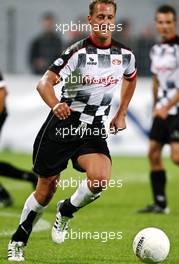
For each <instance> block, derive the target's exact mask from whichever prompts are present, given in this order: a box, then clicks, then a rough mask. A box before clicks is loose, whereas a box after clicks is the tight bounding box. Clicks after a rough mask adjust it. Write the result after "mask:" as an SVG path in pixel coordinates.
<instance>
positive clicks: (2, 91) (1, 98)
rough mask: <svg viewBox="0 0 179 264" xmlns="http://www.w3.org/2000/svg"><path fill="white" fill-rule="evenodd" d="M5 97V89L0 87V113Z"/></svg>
mask: <svg viewBox="0 0 179 264" xmlns="http://www.w3.org/2000/svg"><path fill="white" fill-rule="evenodd" d="M6 95H7V91H6V89H5V87H0V113H2V111H3V110H4V107H5V98H6Z"/></svg>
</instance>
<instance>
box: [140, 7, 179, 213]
mask: <svg viewBox="0 0 179 264" xmlns="http://www.w3.org/2000/svg"><path fill="white" fill-rule="evenodd" d="M156 28H157V30H158V33H159V35H160V39H161V41H160V43H158V44H156V45H154V46H153V48H152V50H151V71H152V73H153V95H154V120H153V125H152V129H151V132H150V148H149V161H150V168H151V172H150V181H151V187H152V191H153V197H154V204H152V205H149V206H147V207H146V208H144V209H141V210H139V212H141V213H169V208H168V207H167V199H166V193H165V186H166V171H165V167H164V164H163V160H162V150H163V147H164V145H165V144H169V145H170V150H171V160H172V161H173V163H174V164H176V165H179V37H178V36H177V33H176V30H177V14H176V11H175V10H174V8H173V7H171V6H168V5H163V6H160V7H159V8H158V10H157V12H156Z"/></svg>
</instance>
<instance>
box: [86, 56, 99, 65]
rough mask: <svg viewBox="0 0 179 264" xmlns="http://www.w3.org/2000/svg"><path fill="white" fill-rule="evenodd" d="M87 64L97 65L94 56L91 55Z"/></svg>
mask: <svg viewBox="0 0 179 264" xmlns="http://www.w3.org/2000/svg"><path fill="white" fill-rule="evenodd" d="M87 65H97V62H96V61H94V59H93V58H91V57H89V61H88V62H87Z"/></svg>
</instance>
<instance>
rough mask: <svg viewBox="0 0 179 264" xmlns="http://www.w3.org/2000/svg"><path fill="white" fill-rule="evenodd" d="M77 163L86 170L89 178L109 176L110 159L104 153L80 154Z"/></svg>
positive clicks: (98, 178)
mask: <svg viewBox="0 0 179 264" xmlns="http://www.w3.org/2000/svg"><path fill="white" fill-rule="evenodd" d="M78 163H79V165H80V167H81V168H82V169H84V170H85V171H86V173H87V177H88V179H89V180H95V179H97V180H100V181H101V180H109V178H110V176H111V160H110V159H109V157H107V156H106V155H104V154H101V153H92V154H85V155H81V156H79V157H78Z"/></svg>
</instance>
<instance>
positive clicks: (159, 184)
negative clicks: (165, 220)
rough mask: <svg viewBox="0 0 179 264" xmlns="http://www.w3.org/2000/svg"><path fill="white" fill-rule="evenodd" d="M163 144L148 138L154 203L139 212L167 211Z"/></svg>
mask: <svg viewBox="0 0 179 264" xmlns="http://www.w3.org/2000/svg"><path fill="white" fill-rule="evenodd" d="M162 149H163V144H161V143H159V142H157V141H155V140H150V144H149V152H148V159H149V163H150V182H151V188H152V193H153V198H154V204H152V205H149V206H147V207H146V208H144V209H141V210H139V212H140V213H145V212H146V213H150V212H156V213H168V208H167V198H166V193H165V187H166V171H165V168H164V165H163V161H162Z"/></svg>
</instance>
